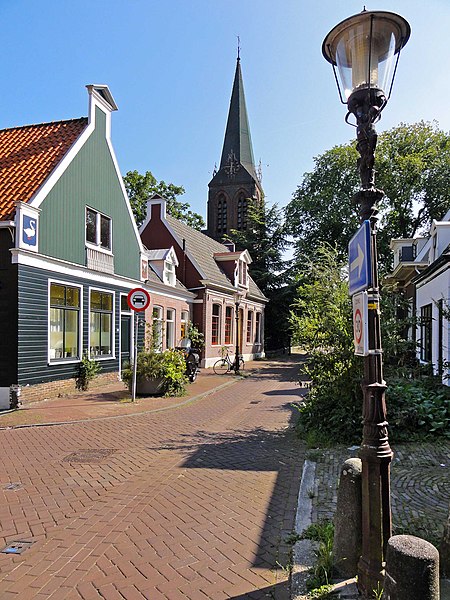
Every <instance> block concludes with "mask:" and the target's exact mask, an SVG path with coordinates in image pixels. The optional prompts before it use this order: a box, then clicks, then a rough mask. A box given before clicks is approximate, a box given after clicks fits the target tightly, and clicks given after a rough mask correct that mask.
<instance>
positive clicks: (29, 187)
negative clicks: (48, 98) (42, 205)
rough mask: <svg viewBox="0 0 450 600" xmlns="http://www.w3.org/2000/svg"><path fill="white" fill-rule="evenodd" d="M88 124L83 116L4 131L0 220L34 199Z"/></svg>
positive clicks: (0, 142)
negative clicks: (19, 202)
mask: <svg viewBox="0 0 450 600" xmlns="http://www.w3.org/2000/svg"><path fill="white" fill-rule="evenodd" d="M87 123H88V120H87V118H85V117H83V118H80V119H71V120H68V121H56V122H53V123H41V124H39V125H25V126H23V127H14V128H11V129H2V130H0V220H9V219H12V218H13V216H14V203H15V202H17V201H22V202H28V201H29V200H30V198H32V197H33V194H34V193H35V192H36V191H37V190H38V189H39V187H40V186H41V185H42V184H43V183H44V181H45V180H46V179H47V177H48V176H49V175H50V173H51V172H52V171H53V169H54V168H55V167H56V166H57V165H58V163H59V162H60V161H61V159H62V158H63V156H64V155H65V154H66V152H67V151H68V150H69V148H70V147H71V146H72V144H73V143H74V142H75V141H76V139H77V138H78V137H79V136H80V135H81V133H82V131H83V130H84V129H85V128H86V126H87Z"/></svg>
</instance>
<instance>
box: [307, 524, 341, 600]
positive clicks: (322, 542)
mask: <svg viewBox="0 0 450 600" xmlns="http://www.w3.org/2000/svg"><path fill="white" fill-rule="evenodd" d="M302 538H304V539H309V540H314V541H317V542H319V546H318V548H317V550H315V555H316V563H315V564H314V566H313V567H312V568H311V569H310V576H309V578H308V579H307V581H306V587H307V588H308V589H309V590H311V591H313V592H314V593H319V592H320V590H321V588H322V586H329V584H330V579H331V576H332V573H333V539H334V525H333V523H332V522H331V521H319V522H317V523H312V524H311V525H310V526H309V527H307V528H306V529H305V531H304V532H303V535H302ZM330 591H331V589H328V590H322V592H323V593H325V592H330ZM310 597H312V598H314V597H315V598H326V597H327V596H320V595H318V596H317V595H316V596H310Z"/></svg>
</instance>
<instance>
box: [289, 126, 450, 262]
mask: <svg viewBox="0 0 450 600" xmlns="http://www.w3.org/2000/svg"><path fill="white" fill-rule="evenodd" d="M355 146H356V144H355V142H354V141H352V142H350V143H348V144H345V145H342V146H335V147H334V148H332V149H331V150H327V151H326V152H325V153H324V154H322V155H320V156H318V157H316V158H315V159H314V161H315V166H314V170H313V171H312V172H311V173H305V174H304V176H303V180H302V182H301V184H300V185H299V186H298V188H297V190H296V192H295V193H294V195H293V199H292V201H291V202H290V204H289V205H288V206H287V209H286V223H287V230H288V232H289V233H290V234H291V235H293V236H294V238H295V240H294V242H295V248H296V253H297V257H298V258H299V259H301V258H302V257H303V255H304V254H305V253H306V254H311V252H314V251H315V249H316V248H317V247H318V246H320V245H322V244H323V243H324V242H325V241H328V242H330V243H333V244H336V245H337V248H338V252H339V255H340V256H341V257H342V258H343V257H344V256H346V254H347V245H348V242H349V240H350V238H351V237H352V236H353V234H354V233H355V231H356V230H357V228H358V225H359V217H358V207H357V206H355V204H354V202H353V201H352V197H353V195H354V194H355V192H356V191H357V190H358V189H359V176H358V171H357V168H356V160H357V158H358V153H357V151H356V147H355ZM375 168H376V171H377V176H376V186H377V187H378V188H380V189H382V190H383V191H384V193H385V196H384V198H382V200H381V202H380V205H379V209H380V216H381V219H380V223H379V228H378V242H379V244H378V246H379V248H378V250H379V259H380V268H381V271H388V270H389V269H390V265H391V264H392V252H391V250H390V249H389V242H390V240H391V239H392V238H409V237H414V235H415V234H417V233H420V232H421V231H424V230H425V231H426V230H428V228H429V226H430V224H431V221H432V220H433V219H438V220H439V219H440V218H442V216H443V215H444V214H445V212H446V211H447V210H448V207H449V205H450V188H449V186H448V185H447V182H448V179H449V177H450V134H448V133H445V132H443V131H441V130H440V129H439V128H438V126H437V124H436V123H433V124H432V123H425V122H423V121H422V122H420V123H416V124H413V125H407V124H401V125H399V126H398V127H395V128H393V129H391V130H389V131H385V132H383V133H381V134H380V135H379V136H378V145H377V149H376V155H375Z"/></svg>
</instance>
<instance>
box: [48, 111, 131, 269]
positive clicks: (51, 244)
mask: <svg viewBox="0 0 450 600" xmlns="http://www.w3.org/2000/svg"><path fill="white" fill-rule="evenodd" d="M95 122H96V127H95V130H94V131H93V133H92V134H91V136H90V137H89V139H88V140H87V142H86V143H85V144H84V145H83V147H82V148H81V150H80V151H79V152H78V153H77V155H76V157H75V158H74V160H73V161H72V163H71V164H70V165H69V167H68V168H67V169H66V171H65V173H64V174H63V175H62V177H61V178H60V179H59V181H58V182H57V183H56V185H55V186H54V187H53V189H52V190H51V192H50V193H49V194H48V196H47V197H46V198H45V200H44V201H43V202H42V204H41V207H40V208H41V215H40V218H39V226H40V233H39V252H40V253H42V254H45V255H47V256H53V257H56V258H61V259H63V260H67V261H70V262H74V263H77V264H80V265H85V264H86V250H85V209H86V206H90V207H91V208H94V209H96V210H97V211H99V212H101V213H104V214H105V215H107V216H109V217H111V218H112V246H113V254H114V272H115V273H116V274H117V275H123V276H125V277H130V278H133V279H137V280H139V277H140V260H139V256H140V255H139V245H138V241H137V239H136V235H135V232H134V230H133V226H132V221H131V218H130V214H129V212H128V209H127V206H126V202H125V199H124V197H123V193H122V190H121V187H120V181H119V179H118V177H117V173H116V170H115V168H114V163H113V160H112V157H111V153H110V151H109V148H108V144H107V141H106V137H105V135H106V115H105V114H104V112H103V111H101V110H100V109H99V108H97V109H96V117H95Z"/></svg>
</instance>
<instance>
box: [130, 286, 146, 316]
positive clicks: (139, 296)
mask: <svg viewBox="0 0 450 600" xmlns="http://www.w3.org/2000/svg"><path fill="white" fill-rule="evenodd" d="M127 303H128V306H129V307H130V308H131V310H135V311H136V312H142V311H144V310H145V309H146V308H147V307H148V306H149V304H150V294H149V293H148V292H147V290H144V289H143V288H134V290H131V291H130V292H129V293H128V296H127Z"/></svg>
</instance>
